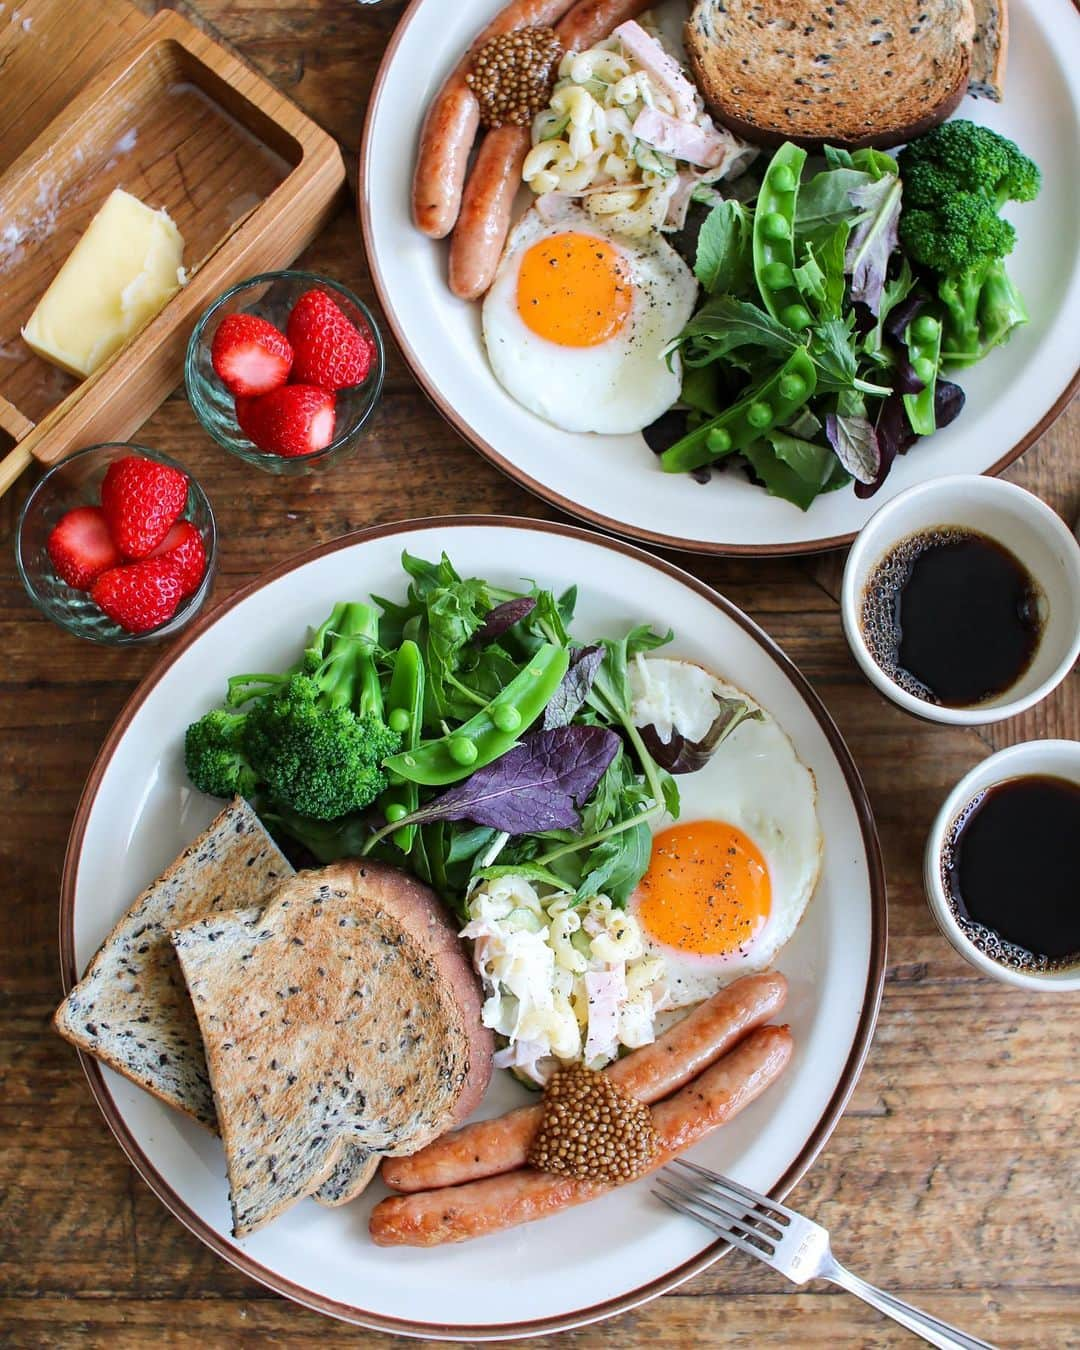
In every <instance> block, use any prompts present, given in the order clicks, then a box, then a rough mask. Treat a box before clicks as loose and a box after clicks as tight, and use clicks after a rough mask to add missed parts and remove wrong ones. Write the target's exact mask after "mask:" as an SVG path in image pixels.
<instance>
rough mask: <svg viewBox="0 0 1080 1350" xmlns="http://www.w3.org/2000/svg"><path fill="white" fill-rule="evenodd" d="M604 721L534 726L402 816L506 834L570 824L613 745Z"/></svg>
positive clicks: (616, 740)
mask: <svg viewBox="0 0 1080 1350" xmlns="http://www.w3.org/2000/svg"><path fill="white" fill-rule="evenodd" d="M619 746H620V740H619V737H618V736H617V735H616V734H615V732H614V731H609V730H608V728H607V727H582V726H570V727H554V728H552V730H550V731H534V732H531V733H530V734H529V735H528V736H525V737H524V738H523V739H522V741H521V742H520V744H518V745H515V746H514V747H513V749H511V750H508V751H507V752H506V754H505V755H503V756H501V758H499V759H497V760H495V761H494V762H493V763H491V764H487V765H485V766H484V768H482V769H477V771H476V772H475V773H474V774H472V775H471V776H470V777H469V778H466V779H465V781H464V782H462V783H457V784H455V785H454V786H453V787H452V788H448V789H447V790H446V791H445V792H444V793H442V794H441V795H440V796H438V797H436V798H435V799H434V800H433V801H430V802H428V803H427V805H426V806H422V807H421V808H420V809H419V810H418V811H414V812H411V813H410V815H409V816H408V820H409V822H410V823H415V824H417V825H426V824H427V823H428V822H429V821H433V820H471V821H474V822H475V823H476V824H477V825H487V826H489V827H490V828H491V829H493V830H505V831H506V833H507V834H539V833H542V832H543V831H544V830H572V829H576V828H577V827H578V826H579V825H580V824H581V817H580V816H579V815H578V812H577V809H576V808H577V807H578V806H580V805H581V804H582V803H583V802H584V801H585V800H586V799H587V798H588V797H589V795H590V793H591V792H592V790H593V789H594V788H595V787H596V785H597V783H598V782H599V781H600V777H601V775H602V774H603V772H604V770H605V769H606V768H607V767H608V765H609V764H610V763H611V761H612V760H613V759H614V758H615V756H616V754H617V753H618V751H619Z"/></svg>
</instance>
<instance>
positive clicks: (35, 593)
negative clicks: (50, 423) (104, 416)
mask: <svg viewBox="0 0 1080 1350" xmlns="http://www.w3.org/2000/svg"><path fill="white" fill-rule="evenodd" d="M127 455H138V456H139V457H140V458H142V459H152V460H155V461H156V462H157V463H158V464H167V465H168V466H169V467H170V468H173V469H179V470H180V472H181V473H182V474H184V475H185V476H186V478H187V480H188V495H187V501H186V502H185V504H184V509H183V511H181V513H180V519H181V520H190V521H191V523H192V524H193V525H194V526H195V528H196V529H197V530H198V531H199V534H200V535H201V536H202V542H203V548H204V549H205V550H206V572H205V573H204V575H203V579H202V581H201V582H200V583H199V589H198V590H197V591H195V592H194V593H193V594H192V595H189V596H187V597H186V598H185V599H184V600H181V602H180V606H179V608H178V609H177V611H176V613H175V614H174V615H173V616H172V618H171V619H169V620H168V622H167V623H162V624H159V625H158V626H157V627H156V628H151V629H149V630H148V631H147V632H145V633H129V632H127V630H126V629H123V628H121V627H120V625H119V624H116V623H114V622H113V621H112V619H110V618H108V616H107V615H105V614H103V613H102V612H101V610H100V609H98V607H97V605H95V604H94V602H93V601H92V600H91V599H90V596H89V594H88V593H87V592H86V591H77V590H75V589H74V587H72V586H69V585H68V584H67V583H66V582H64V581H61V580H60V578H59V577H58V576H57V575H56V573H55V571H54V570H53V565H52V562H51V561H50V559H49V554H48V549H47V547H46V544H47V541H48V538H49V534H50V532H51V530H52V528H53V526H54V525H55V524H56V523H57V522H58V521H59V519H60V517H61V516H62V515H64V513H65V512H67V511H71V510H73V509H74V508H75V507H76V506H97V505H99V504H100V501H101V483H102V479H104V477H105V473H106V470H107V469H108V467H109V465H110V464H112V463H114V462H115V461H116V460H118V459H123V458H124V457H125V456H127ZM15 560H16V563H17V564H18V568H19V576H20V577H21V578H22V583H23V585H24V586H25V587H26V593H27V594H28V595H29V597H30V599H31V600H32V601H33V602H34V604H35V605H36V606H37V608H38V609H39V610H40V611H41V612H42V614H44V615H45V616H46V617H47V618H50V619H52V620H53V622H54V623H58V624H59V625H60V626H61V628H66V629H67V630H68V632H69V633H74V634H75V635H76V637H81V638H88V639H89V640H90V641H91V642H102V643H105V644H106V645H108V646H110V647H134V646H136V645H137V644H139V643H144V642H157V641H160V640H161V639H162V638H168V637H172V636H173V635H174V634H175V633H178V632H179V631H180V629H181V628H183V627H185V626H186V625H187V624H188V623H190V622H191V620H192V619H193V618H194V617H195V615H196V614H197V613H198V612H199V610H200V609H201V608H202V605H203V602H204V601H205V600H206V597H207V596H208V595H209V594H210V590H211V588H212V586H213V584H214V571H215V567H216V564H217V526H216V524H215V522H214V512H213V510H212V508H211V506H210V502H209V499H208V498H207V496H206V493H205V492H203V490H202V488H201V487H200V486H199V484H198V483H197V482H196V480H195V478H194V477H193V476H192V474H191V471H190V470H189V469H188V468H187V467H186V466H185V465H183V464H178V463H177V461H176V460H175V459H170V457H169V456H168V455H163V454H161V452H160V451H158V450H148V449H147V448H146V447H145V446H142V445H131V444H127V443H124V442H110V443H108V444H105V445H92V446H90V447H89V448H88V449H86V450H80V451H79V452H78V453H77V454H74V455H71V456H69V457H68V458H67V459H62V460H61V461H60V462H59V464H54V465H53V467H52V468H51V469H50V470H49V471H48V473H46V474H45V476H44V477H43V478H42V479H41V481H40V482H39V483H38V484H37V485H36V486H35V488H34V490H33V491H32V492H31V493H30V496H29V497H27V499H26V504H25V505H24V506H23V509H22V513H21V514H20V516H19V524H18V531H17V534H16V539H15Z"/></svg>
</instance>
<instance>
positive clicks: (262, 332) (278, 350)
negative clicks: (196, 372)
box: [210, 314, 293, 395]
mask: <svg viewBox="0 0 1080 1350" xmlns="http://www.w3.org/2000/svg"><path fill="white" fill-rule="evenodd" d="M210 361H211V364H212V365H213V367H214V371H215V372H216V374H217V376H218V378H219V379H220V380H222V381H224V383H225V385H226V387H227V388H228V389H229V391H230V393H233V394H244V395H253V394H268V393H269V392H270V390H271V389H277V388H278V387H279V386H280V385H283V384H284V383H285V381H286V380H287V379H288V378H289V371H290V369H291V368H292V363H293V353H292V347H290V346H289V340H288V338H286V336H285V334H284V333H282V332H280V331H279V330H278V329H277V328H275V327H274V325H273V324H272V323H269V322H268V321H267V320H266V319H260V318H259V317H258V316H257V315H255V314H230V315H228V316H227V317H226V318H224V319H222V321H221V324H220V326H219V327H218V330H217V332H216V333H215V334H214V341H213V344H212V345H211V347H210Z"/></svg>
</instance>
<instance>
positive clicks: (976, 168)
mask: <svg viewBox="0 0 1080 1350" xmlns="http://www.w3.org/2000/svg"><path fill="white" fill-rule="evenodd" d="M897 163H898V164H899V166H900V177H901V178H902V180H903V183H904V193H905V196H906V198H907V200H908V201H910V202H912V203H914V204H915V205H920V206H936V205H940V204H941V203H942V202H943V199H944V197H946V196H948V195H949V194H951V193H953V192H975V193H979V194H981V195H982V196H985V197H987V198H988V199H989V200H990V201H992V202H993V203H994V205H995V208H999V207H1001V206H1003V205H1004V203H1005V202H1008V201H1014V202H1030V201H1032V200H1034V198H1035V197H1036V196H1037V195H1038V192H1039V187H1040V186H1041V183H1042V175H1041V174H1040V172H1039V168H1038V165H1037V164H1036V163H1035V162H1034V160H1031V159H1029V158H1028V157H1027V155H1025V154H1024V153H1023V151H1022V150H1021V149H1020V148H1019V146H1018V145H1016V143H1015V142H1014V141H1010V140H1008V139H1007V138H1006V137H1005V136H999V135H998V133H997V132H996V131H991V130H990V128H989V127H981V126H977V125H976V124H975V123H974V122H969V121H966V120H965V119H964V118H957V119H956V120H954V121H952V122H943V123H942V124H941V126H938V127H934V129H933V130H932V131H928V132H927V133H926V135H925V136H920V137H919V138H918V139H917V140H914V141H912V142H911V144H910V145H908V146H906V147H905V148H904V149H903V150H901V152H900V154H899V155H898V156H897Z"/></svg>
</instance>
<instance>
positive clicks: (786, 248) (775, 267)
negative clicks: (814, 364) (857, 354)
mask: <svg viewBox="0 0 1080 1350" xmlns="http://www.w3.org/2000/svg"><path fill="white" fill-rule="evenodd" d="M805 163H806V151H805V150H803V149H801V148H800V147H799V146H797V145H792V144H790V143H788V144H787V145H782V146H781V147H780V149H779V150H777V152H776V154H775V155H774V156H773V158H772V162H771V163H770V165H769V167H768V169H766V171H765V178H764V181H763V182H762V184H761V190H760V191H759V192H758V199H757V206H756V208H755V210H754V278H755V280H756V281H757V286H758V290H759V291H760V292H761V298H762V300H763V301H764V304H765V308H766V309H767V310H768V311H769V313H770V314H771V315H772V316H773V318H774V319H778V320H779V321H780V323H782V324H786V325H787V327H788V328H794V329H795V330H796V331H800V330H802V329H803V328H808V327H809V326H810V322H811V318H810V311H809V310H808V309H807V308H806V306H805V305H804V304H803V298H802V292H801V291H800V290H799V288H798V286H797V285H796V284H795V211H796V208H797V206H798V202H799V177H800V175H801V174H802V170H803V165H804V164H805Z"/></svg>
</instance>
